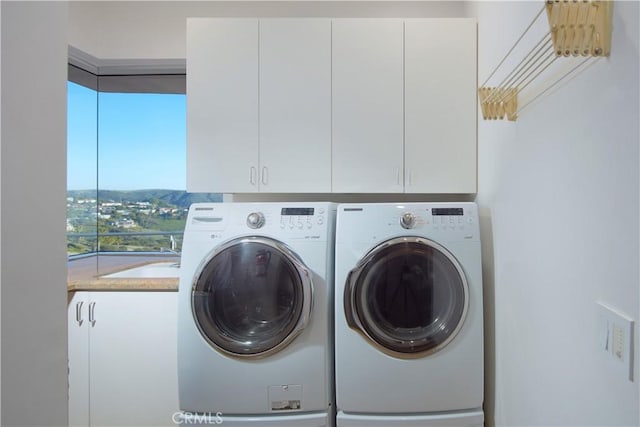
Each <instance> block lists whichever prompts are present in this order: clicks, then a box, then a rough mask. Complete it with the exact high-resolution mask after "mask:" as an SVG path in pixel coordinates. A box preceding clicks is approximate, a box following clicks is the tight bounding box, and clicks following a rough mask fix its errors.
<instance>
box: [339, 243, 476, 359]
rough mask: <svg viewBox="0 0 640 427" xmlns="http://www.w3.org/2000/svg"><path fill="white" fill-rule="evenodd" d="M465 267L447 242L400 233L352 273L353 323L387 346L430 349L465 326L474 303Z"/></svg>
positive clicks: (349, 304) (418, 351) (348, 296)
mask: <svg viewBox="0 0 640 427" xmlns="http://www.w3.org/2000/svg"><path fill="white" fill-rule="evenodd" d="M468 299H469V288H468V285H467V280H466V277H465V274H464V271H463V269H462V267H461V266H460V264H459V263H458V261H457V260H456V259H455V258H454V257H453V255H452V254H451V253H450V252H449V251H447V250H446V249H445V248H444V247H442V246H441V245H439V244H437V243H435V242H433V241H431V240H428V239H424V238H420V237H399V238H394V239H391V240H388V241H385V242H383V243H381V244H380V245H378V246H377V247H375V248H374V249H373V250H371V251H370V252H369V253H368V254H367V255H366V256H365V257H364V258H363V259H362V260H361V261H360V262H359V263H358V265H357V266H356V267H355V268H354V269H353V270H351V272H350V273H349V275H348V277H347V283H346V286H345V295H344V309H345V314H346V318H347V322H348V324H349V326H350V327H352V328H354V329H356V330H359V331H360V332H362V333H363V334H364V335H365V336H366V337H367V338H368V339H370V340H371V341H372V342H373V343H375V344H376V345H378V346H381V347H382V348H383V349H384V350H387V351H390V352H393V353H401V354H403V355H420V356H423V355H427V354H431V353H434V352H436V351H438V350H440V349H442V348H444V347H445V346H446V345H447V344H449V342H451V340H452V339H453V338H454V337H455V336H456V334H457V333H458V332H459V331H460V328H461V327H462V324H463V323H464V320H465V317H466V314H467V309H468V305H469V301H468Z"/></svg>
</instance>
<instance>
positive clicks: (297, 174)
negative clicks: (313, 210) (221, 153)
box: [260, 19, 331, 193]
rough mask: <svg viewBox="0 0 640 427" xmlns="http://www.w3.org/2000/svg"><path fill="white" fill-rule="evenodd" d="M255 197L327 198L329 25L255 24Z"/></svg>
mask: <svg viewBox="0 0 640 427" xmlns="http://www.w3.org/2000/svg"><path fill="white" fill-rule="evenodd" d="M260 191H263V192H264V191H268V192H280V193H281V192H296V193H318V192H324V193H329V192H331V21H330V20H329V19H268V20H266V19H265V20H261V21H260Z"/></svg>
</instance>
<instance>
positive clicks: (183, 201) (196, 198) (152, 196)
mask: <svg viewBox="0 0 640 427" xmlns="http://www.w3.org/2000/svg"><path fill="white" fill-rule="evenodd" d="M67 197H73V198H74V199H96V191H95V190H69V191H67ZM97 199H98V200H99V201H101V202H124V203H126V202H130V203H139V202H150V203H153V202H160V203H165V204H167V205H173V206H177V207H181V208H188V207H189V206H190V205H191V204H192V203H201V202H221V201H222V194H218V193H187V192H186V191H181V190H156V189H154V190H131V191H118V190H98V192H97ZM156 204H157V203H156Z"/></svg>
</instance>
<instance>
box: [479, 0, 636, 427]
mask: <svg viewBox="0 0 640 427" xmlns="http://www.w3.org/2000/svg"><path fill="white" fill-rule="evenodd" d="M542 4H543V2H539V1H536V2H476V3H475V4H474V5H473V6H472V8H471V9H470V12H471V15H476V16H477V17H478V21H479V53H478V57H479V80H480V82H482V81H483V80H484V79H485V78H486V77H487V76H488V75H489V73H490V72H491V70H492V69H493V68H494V67H495V66H496V65H497V64H498V62H499V61H500V59H502V57H503V55H504V54H505V53H506V52H507V50H508V49H509V48H510V47H511V45H512V44H513V43H514V42H515V40H516V39H517V38H518V36H519V35H520V34H521V33H522V32H523V31H524V29H525V28H526V26H527V25H528V24H529V22H530V21H531V19H533V17H534V16H535V14H536V13H537V12H538V11H539V10H540V8H541V7H542ZM614 13H615V16H614V33H613V47H612V53H611V56H610V58H608V59H602V60H600V61H599V62H597V63H595V64H594V65H593V66H591V67H589V68H588V69H586V70H585V71H584V72H582V73H579V74H577V75H574V76H573V78H571V79H569V81H568V82H567V83H566V84H563V85H561V87H559V88H557V89H556V90H554V91H552V93H549V94H548V95H547V96H544V97H542V98H541V99H540V100H538V101H537V102H536V103H535V104H532V105H531V106H530V107H528V108H527V109H525V110H524V111H523V112H522V114H521V116H520V118H519V119H518V120H517V122H515V123H510V122H496V121H482V119H480V122H479V165H478V170H479V192H478V196H477V202H478V203H479V205H480V211H481V215H482V217H483V218H482V225H483V227H482V233H483V239H484V254H483V255H484V260H483V263H484V275H485V277H484V280H485V299H486V310H485V312H486V326H487V327H486V334H487V357H486V360H487V371H486V380H487V393H486V402H485V403H486V412H487V420H488V423H487V424H488V425H493V424H494V423H495V425H499V426H509V427H512V426H519V425H535V426H549V425H580V426H586V425H598V426H613V425H628V426H632V425H634V426H637V425H638V424H639V423H640V418H639V414H638V402H639V398H640V395H639V392H638V344H637V343H638V333H637V329H636V333H635V354H636V361H635V372H636V377H635V378H636V379H635V381H634V382H629V381H628V380H627V379H626V378H625V377H624V375H620V374H618V373H617V371H616V370H615V369H612V368H611V366H609V364H608V363H606V362H607V361H606V360H604V358H602V357H601V355H602V354H603V352H602V351H600V350H598V349H597V344H596V342H597V331H596V324H597V311H596V301H604V302H606V303H608V304H610V305H612V306H614V307H616V308H618V309H620V310H622V311H624V312H625V313H626V314H628V315H630V316H631V317H632V318H634V319H635V320H636V322H637V321H638V320H639V318H640V317H639V298H640V295H639V287H640V274H639V267H638V265H639V259H640V252H639V243H638V242H639V218H640V212H639V203H640V184H639V179H640V176H639V144H640V142H639V141H640V133H639V130H638V117H639V113H640V111H639V104H640V102H639V87H638V77H639V71H640V70H639V47H638V43H639V41H640V37H639V30H638V22H639V4H638V3H637V2H624V1H616V2H615V6H614ZM542 18H543V19H546V17H545V16H544V15H543V16H542ZM536 41H537V40H536ZM530 46H532V45H530ZM494 345H495V347H494Z"/></svg>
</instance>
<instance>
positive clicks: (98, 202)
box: [67, 190, 222, 255]
mask: <svg viewBox="0 0 640 427" xmlns="http://www.w3.org/2000/svg"><path fill="white" fill-rule="evenodd" d="M220 201H222V195H221V194H217V193H187V192H186V191H180V190H132V191H114V190H99V191H98V192H97V193H96V190H69V191H67V253H68V254H69V255H76V254H84V253H90V252H97V251H100V252H105V251H106V252H113V251H117V252H130V251H146V252H163V251H167V250H171V251H175V250H180V248H181V243H182V242H181V239H182V233H183V231H184V226H185V223H186V218H187V212H188V208H189V206H190V205H191V204H192V203H198V202H220Z"/></svg>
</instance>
